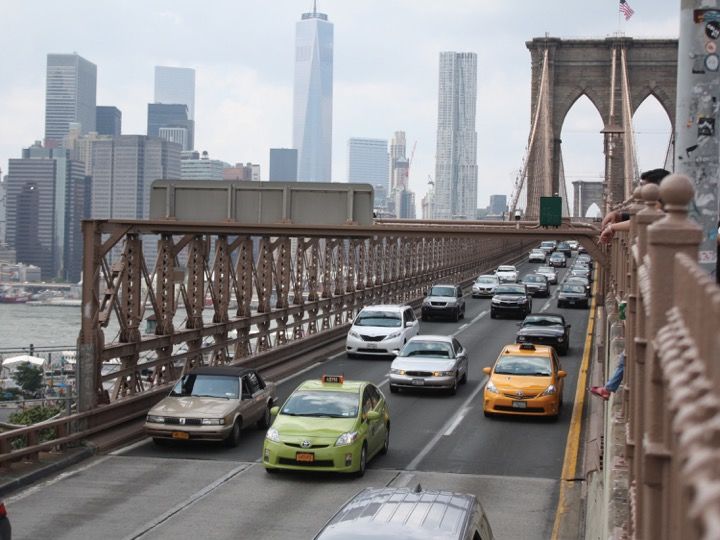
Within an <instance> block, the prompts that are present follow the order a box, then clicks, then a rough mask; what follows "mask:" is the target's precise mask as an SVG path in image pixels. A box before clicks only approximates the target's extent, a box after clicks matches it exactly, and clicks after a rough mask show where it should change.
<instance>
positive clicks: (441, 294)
mask: <svg viewBox="0 0 720 540" xmlns="http://www.w3.org/2000/svg"><path fill="white" fill-rule="evenodd" d="M420 313H421V316H422V320H423V321H427V320H428V319H430V317H437V316H440V317H451V318H452V319H454V320H456V321H457V320H459V319H462V318H464V317H465V298H463V293H462V289H461V288H460V287H459V286H457V285H452V284H447V283H444V284H438V285H433V286H432V287H430V290H429V291H428V293H427V297H426V298H425V300H423V303H422V308H420Z"/></svg>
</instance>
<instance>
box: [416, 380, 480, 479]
mask: <svg viewBox="0 0 720 540" xmlns="http://www.w3.org/2000/svg"><path fill="white" fill-rule="evenodd" d="M487 381H488V376H487V375H485V376H484V377H483V380H482V381H480V384H478V385H477V387H476V388H475V390H473V393H472V394H470V395H469V396H468V398H467V399H466V400H465V402H464V403H463V404H462V406H461V407H460V409H459V410H458V412H456V413H455V414H454V415H453V416H451V417H450V418H449V419H448V421H447V422H445V425H444V426H443V427H441V428H440V429H439V430H438V432H437V433H436V434H435V436H434V437H433V438H432V439H430V442H429V443H427V444H426V445H425V447H424V448H423V449H422V450H420V453H419V454H418V455H417V456H415V459H413V460H412V461H411V462H410V463H409V464H408V465H407V467H405V470H406V471H415V470H417V466H418V465H419V464H420V462H421V461H422V460H423V459H425V456H427V455H428V454H429V453H430V452H431V451H432V450H433V448H435V446H436V445H437V443H438V442H439V441H440V439H442V437H443V435H444V434H445V432H446V431H448V430H449V429H450V426H452V424H453V423H454V422H455V421H456V419H457V417H458V416H460V414H463V415H464V414H465V410H466V409H469V408H470V403H472V400H473V399H475V397H476V396H477V395H478V394H479V393H480V390H482V389H483V388H485V383H487Z"/></svg>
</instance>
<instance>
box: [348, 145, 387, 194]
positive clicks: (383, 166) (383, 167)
mask: <svg viewBox="0 0 720 540" xmlns="http://www.w3.org/2000/svg"><path fill="white" fill-rule="evenodd" d="M388 166H389V154H388V142H387V140H386V139H361V138H351V139H349V140H348V177H347V181H348V182H367V183H368V184H372V185H373V186H377V185H380V186H383V187H384V188H385V191H386V192H387V190H388V187H389V182H388Z"/></svg>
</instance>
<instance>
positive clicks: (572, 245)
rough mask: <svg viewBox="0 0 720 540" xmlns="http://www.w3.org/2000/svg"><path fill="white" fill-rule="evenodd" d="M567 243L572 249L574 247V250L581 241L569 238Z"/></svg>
mask: <svg viewBox="0 0 720 540" xmlns="http://www.w3.org/2000/svg"><path fill="white" fill-rule="evenodd" d="M567 245H568V246H570V249H572V250H573V251H577V248H578V246H579V245H580V243H579V242H578V241H577V240H567Z"/></svg>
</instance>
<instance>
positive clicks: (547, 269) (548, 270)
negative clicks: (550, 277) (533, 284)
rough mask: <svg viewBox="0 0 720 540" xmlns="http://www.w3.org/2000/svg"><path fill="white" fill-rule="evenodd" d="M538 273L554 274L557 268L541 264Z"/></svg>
mask: <svg viewBox="0 0 720 540" xmlns="http://www.w3.org/2000/svg"><path fill="white" fill-rule="evenodd" d="M537 273H538V274H554V273H555V270H553V269H552V268H551V267H549V266H541V267H540V268H538V270H537Z"/></svg>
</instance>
